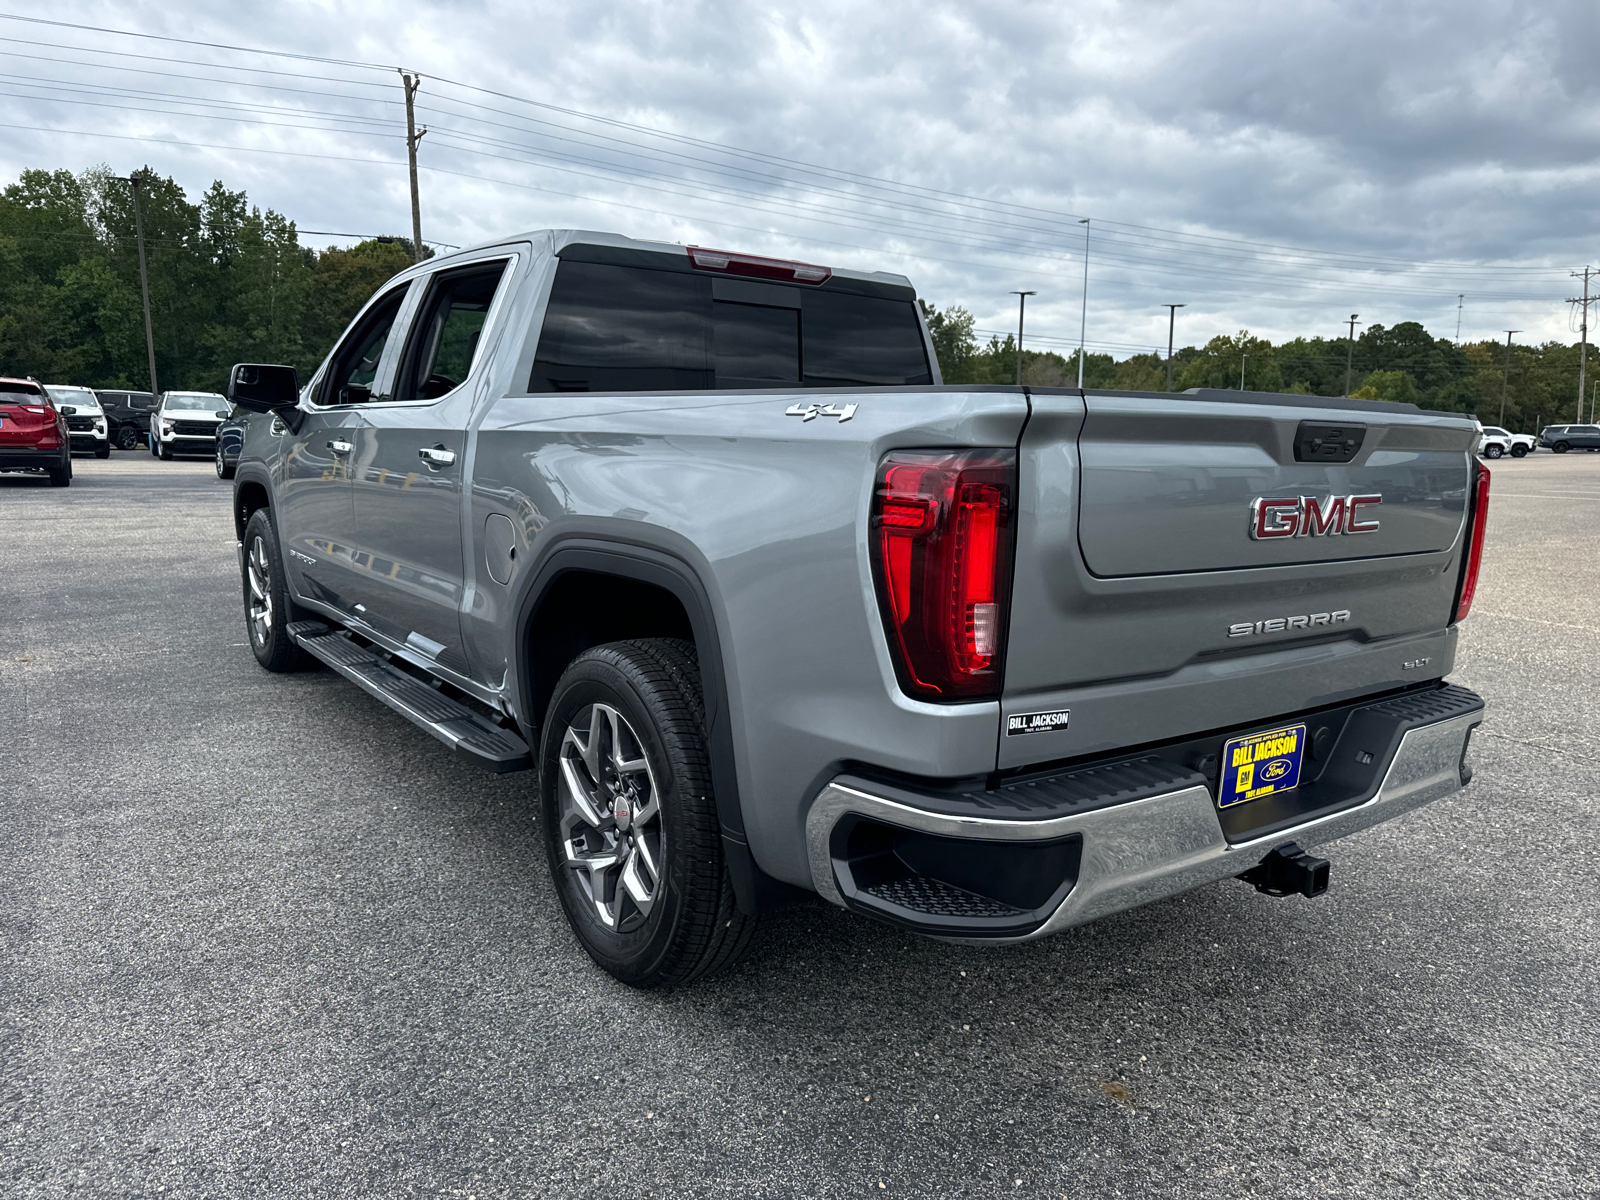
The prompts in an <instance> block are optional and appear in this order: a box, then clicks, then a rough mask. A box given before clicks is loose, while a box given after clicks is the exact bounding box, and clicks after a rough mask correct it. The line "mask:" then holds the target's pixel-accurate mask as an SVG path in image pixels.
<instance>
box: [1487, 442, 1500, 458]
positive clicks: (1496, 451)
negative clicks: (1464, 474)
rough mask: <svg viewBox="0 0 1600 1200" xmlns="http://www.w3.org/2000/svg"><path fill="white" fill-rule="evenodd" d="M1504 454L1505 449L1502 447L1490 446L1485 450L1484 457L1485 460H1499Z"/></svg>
mask: <svg viewBox="0 0 1600 1200" xmlns="http://www.w3.org/2000/svg"><path fill="white" fill-rule="evenodd" d="M1504 453H1505V449H1504V448H1503V447H1501V446H1494V445H1490V446H1485V447H1484V448H1483V456H1484V457H1485V458H1499V457H1500V456H1501V455H1502V454H1504Z"/></svg>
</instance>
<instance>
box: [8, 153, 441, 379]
mask: <svg viewBox="0 0 1600 1200" xmlns="http://www.w3.org/2000/svg"><path fill="white" fill-rule="evenodd" d="M140 174H142V175H143V177H144V182H143V184H142V186H141V188H140V195H139V206H140V210H141V216H142V218H143V222H144V235H145V255H146V268H147V273H148V276H149V281H150V309H151V327H152V331H153V334H154V339H153V340H154V342H155V358H156V376H157V379H158V381H159V383H160V385H161V387H162V388H163V389H164V390H165V389H173V390H194V391H216V392H220V391H222V390H223V388H224V386H225V385H226V382H227V376H228V370H229V368H230V367H232V366H233V364H234V363H236V362H281V363H290V364H293V365H294V366H296V367H299V368H300V369H301V372H302V375H304V374H305V373H308V372H309V371H310V370H312V369H314V368H315V367H316V366H317V364H318V363H320V362H321V361H322V358H323V356H324V355H325V354H326V353H327V351H328V349H329V347H331V346H332V345H333V342H334V340H335V339H336V338H337V337H338V336H339V334H340V333H341V332H343V330H344V328H345V326H346V325H347V324H348V323H349V321H350V318H351V317H353V316H354V315H355V314H356V312H357V310H359V309H360V307H361V305H362V304H364V303H365V302H366V300H367V298H368V297H370V296H371V295H372V293H373V292H374V291H375V290H376V289H377V288H378V287H379V285H380V284H382V283H383V282H384V281H385V280H386V279H389V278H390V277H391V276H393V275H394V274H395V273H396V272H397V271H400V270H402V269H404V268H405V267H407V266H410V265H411V262H412V254H411V245H410V241H409V239H398V238H393V239H384V240H381V241H379V240H371V241H364V242H361V243H359V244H358V245H356V246H353V247H351V248H350V249H347V250H346V249H329V250H322V251H316V250H312V249H310V248H308V247H305V246H302V245H300V242H299V238H298V236H297V234H296V232H295V225H294V222H293V221H291V220H289V219H288V218H287V217H285V216H283V215H282V214H280V213H276V212H273V211H272V210H271V209H268V210H266V211H264V212H263V211H262V210H261V209H260V208H257V207H255V206H253V205H251V204H250V203H249V202H248V200H247V199H246V196H245V194H244V192H242V191H237V192H236V191H230V190H228V188H227V187H225V186H224V185H223V184H222V182H221V181H220V180H219V181H217V182H215V183H213V184H212V185H211V187H210V188H208V189H207V190H206V192H205V194H204V195H203V196H201V197H200V200H199V203H191V202H190V201H189V199H188V198H187V196H185V194H184V191H183V189H182V188H181V187H179V186H178V184H177V182H176V181H174V180H172V179H170V178H163V177H161V176H159V175H157V174H155V172H153V171H151V170H149V169H148V168H146V169H145V170H144V171H142V172H140ZM134 225H135V222H134V209H133V190H132V188H131V187H130V186H129V184H128V183H127V182H125V181H124V180H121V179H118V178H117V177H116V176H115V175H114V174H113V173H112V172H111V170H110V169H109V168H107V167H99V168H96V169H94V170H90V171H86V172H84V173H83V174H81V175H73V174H72V173H71V172H70V171H24V172H23V173H22V176H21V178H19V179H18V180H17V182H15V183H13V184H10V185H8V186H7V187H6V188H5V189H4V190H3V191H0V375H12V376H19V375H21V376H29V375H31V376H33V377H34V378H37V379H40V380H44V381H46V382H50V383H70V384H83V385H86V386H88V387H94V388H128V389H134V390H140V391H142V390H145V389H147V388H148V387H149V386H150V371H149V366H148V358H147V355H146V351H145V336H144V305H143V300H142V299H141V296H140V292H139V253H138V246H137V243H136V240H135V236H134V232H135V230H134Z"/></svg>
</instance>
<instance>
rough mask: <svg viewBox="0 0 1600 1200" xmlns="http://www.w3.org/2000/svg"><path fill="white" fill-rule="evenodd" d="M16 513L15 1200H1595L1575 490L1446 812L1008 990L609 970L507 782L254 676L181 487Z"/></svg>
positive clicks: (1588, 784)
mask: <svg viewBox="0 0 1600 1200" xmlns="http://www.w3.org/2000/svg"><path fill="white" fill-rule="evenodd" d="M74 469H75V470H76V472H77V477H76V479H75V480H74V483H73V486H72V487H71V488H69V489H66V490H61V489H52V488H49V487H47V486H45V485H44V484H43V482H42V481H40V482H37V483H36V482H34V481H32V480H28V479H22V478H18V477H7V476H0V821H3V825H0V828H3V830H4V843H3V845H4V856H3V863H4V869H3V870H0V920H3V922H4V926H3V928H4V955H3V958H0V1191H3V1192H4V1194H5V1195H7V1196H9V1197H16V1198H18V1200H21V1198H23V1197H60V1196H67V1195H86V1196H154V1195H158V1194H159V1195H163V1196H169V1197H172V1196H182V1197H189V1196H193V1197H263V1196H297V1197H298V1196H305V1197H346V1196H349V1197H413V1196H416V1197H423V1196H439V1197H481V1198H488V1197H523V1196H551V1197H566V1196H593V1197H641V1196H693V1197H848V1196H867V1195H870V1196H883V1195H889V1196H893V1195H904V1196H1027V1197H1035V1196H1038V1197H1057V1196H1071V1197H1077V1196H1095V1197H1101V1196H1106V1197H1109V1196H1119V1195H1120V1196H1129V1197H1134V1196H1141V1197H1142V1196H1173V1197H1211V1196H1218V1197H1221V1196H1269V1197H1278V1196H1282V1197H1301V1196H1383V1197H1389V1196H1395V1195H1405V1194H1416V1195H1419V1196H1421V1195H1428V1196H1530V1197H1531V1196H1539V1197H1545V1196H1553V1197H1554V1196H1593V1195H1595V1194H1596V1193H1597V1189H1600V1164H1597V1156H1596V1152H1595V1148H1596V1146H1597V1145H1600V1044H1597V1042H1600V1037H1597V1030H1600V1021H1597V1007H1600V1004H1597V1002H1600V966H1597V962H1600V956H1597V954H1596V951H1597V949H1600V946H1597V922H1596V911H1597V903H1596V886H1595V881H1596V879H1597V877H1600V872H1597V867H1600V854H1597V851H1596V843H1597V840H1600V837H1597V834H1600V830H1597V828H1596V826H1597V821H1596V816H1595V814H1596V801H1595V794H1596V791H1597V784H1600V732H1597V730H1600V688H1597V686H1596V680H1597V678H1600V616H1597V615H1596V612H1595V606H1596V603H1597V600H1600V553H1597V551H1600V455H1591V454H1569V455H1566V456H1564V457H1557V456H1554V455H1551V454H1548V453H1540V454H1537V455H1535V456H1533V457H1530V458H1528V459H1524V460H1502V461H1500V462H1499V463H1496V464H1494V465H1493V467H1492V469H1493V472H1494V495H1493V501H1492V508H1491V514H1492V515H1491V523H1490V527H1489V552H1488V558H1487V565H1486V567H1485V573H1484V579H1483V582H1482V585H1481V588H1480V592H1479V597H1478V600H1477V605H1476V609H1475V611H1474V613H1473V615H1472V617H1471V619H1470V620H1469V621H1468V622H1467V624H1466V626H1465V627H1464V628H1465V633H1464V641H1463V651H1462V655H1461V658H1460V662H1459V666H1458V669H1457V671H1456V674H1455V678H1456V679H1457V680H1459V681H1460V682H1463V683H1465V684H1467V685H1469V686H1471V687H1473V688H1475V689H1477V690H1478V691H1480V692H1482V693H1483V694H1484V695H1485V696H1486V697H1487V698H1488V700H1489V703H1490V710H1489V717H1488V721H1487V723H1486V724H1485V726H1484V727H1483V728H1482V729H1481V730H1480V731H1479V734H1478V735H1477V737H1476V738H1475V739H1474V743H1473V745H1474V763H1475V766H1476V770H1477V778H1476V781H1475V782H1474V783H1473V784H1472V786H1471V787H1470V788H1469V789H1467V790H1466V791H1465V792H1463V793H1460V794H1459V795H1457V796H1455V797H1452V798H1450V799H1447V800H1445V801H1442V802H1440V803H1438V804H1436V805H1433V806H1431V807H1430V808H1427V809H1424V810H1422V811H1421V812H1419V813H1416V814H1414V815H1412V816H1410V817H1407V818H1402V819H1401V820H1400V821H1398V822H1395V823H1392V824H1390V825H1386V826H1382V827H1380V828H1378V829H1376V830H1373V831H1370V832H1368V833H1365V834H1362V835H1358V836H1356V837H1352V838H1349V839H1346V840H1345V841H1343V842H1336V843H1333V844H1331V845H1330V846H1329V847H1327V848H1325V849H1323V850H1321V851H1320V853H1322V854H1324V855H1326V856H1327V857H1328V858H1330V859H1332V861H1333V864H1334V866H1333V882H1332V888H1331V890H1330V891H1329V892H1328V894H1327V895H1326V896H1324V897H1322V898H1320V899H1318V900H1315V901H1306V900H1300V899H1293V900H1272V899H1268V898H1266V897H1263V896H1259V895H1257V894H1255V893H1254V892H1253V891H1251V890H1250V889H1249V888H1248V887H1246V886H1245V885H1243V884H1236V883H1228V884H1225V885H1221V886H1217V887H1212V888H1208V889H1205V890H1202V891H1198V892H1194V893H1191V894H1189V895H1187V896H1183V897H1179V898H1176V899H1173V900H1170V901H1167V902H1164V903H1160V904H1156V905H1153V906H1151V907H1148V908H1145V909H1142V910H1139V911H1135V912H1132V913H1127V914H1123V915H1121V916H1117V917H1112V918H1109V919H1106V920H1103V921H1100V922H1099V923H1097V924H1094V925H1090V926H1087V927H1084V928H1080V929H1076V930H1072V931H1069V932H1068V933H1066V934H1065V935H1063V936H1060V937H1057V938H1055V939H1052V940H1049V941H1045V942H1040V943H1033V944H1029V945H1025V946H1018V947H1010V948H1000V949H988V950H983V949H973V948H965V947H951V946H946V945H941V944H936V943H932V942H927V941H922V940H918V939H915V938H911V937H908V936H907V935H904V934H901V933H898V932H896V931H894V930H892V929H889V928H887V927H883V926H879V925H876V924H873V923H870V922H868V921H865V920H862V919H860V918H857V917H853V916H850V915H848V914H845V913H843V912H839V911H836V910H833V909H831V908H829V907H827V906H825V905H822V904H821V903H817V904H814V905H810V906H803V907H799V908H795V909H791V910H787V911H785V912H782V913H780V914H777V915H775V916H774V917H772V918H771V919H770V920H769V921H768V923H767V926H766V929H765V931H764V935H763V937H762V940H761V943H760V945H759V946H758V948H757V949H756V951H755V952H754V953H753V954H752V955H751V956H750V957H749V958H748V959H747V960H746V961H745V962H744V963H743V964H741V965H740V966H739V967H738V968H736V969H735V970H734V971H733V972H731V973H730V974H728V975H725V976H722V977H719V978H717V979H714V980H712V981H708V982H706V983H703V984H701V985H699V986H697V987H695V988H694V989H691V990H688V991H684V992H679V993H673V994H641V993H635V992H632V991H629V990H628V989H626V988H624V987H622V986H621V985H618V984H616V983H614V982H613V981H612V980H611V979H610V978H609V977H608V976H606V975H604V974H602V973H601V972H600V971H598V970H597V969H595V968H594V967H592V966H591V965H590V963H589V961H588V959H587V958H586V957H585V956H584V955H583V953H582V952H581V951H580V950H579V949H578V947H577V945H576V943H575V942H574V941H573V940H572V939H571V937H570V936H569V934H568V932H567V929H566V926H565V924H564V922H563V920H562V918H561V916H560V913H559V909H558V905H557V902H556V900H555V897H554V895H553V893H552V890H551V886H550V884H549V882H548V880H547V878H546V875H545V869H544V864H543V855H542V850H541V848H540V845H539V841H538V833H537V830H536V827H535V821H534V815H533V808H534V806H533V802H532V789H531V787H530V783H529V777H528V776H525V775H512V776H500V777H495V776H489V775H485V774H482V773H479V772H478V771H476V770H474V769H473V768H471V767H468V766H465V765H462V764H460V763H458V762H457V761H455V760H454V759H453V758H452V757H451V756H450V755H449V753H448V752H447V751H446V750H445V748H444V747H443V746H441V745H439V744H437V743H435V742H433V741H432V740H431V739H429V738H427V737H425V736H423V735H421V734H419V733H417V732H416V731H414V730H413V729H412V727H411V726H409V725H407V724H406V723H405V722H404V721H403V720H402V719H401V718H400V717H398V716H396V715H394V714H392V713H391V712H389V711H388V710H387V709H385V708H383V707H382V706H381V705H379V704H378V703H377V702H376V701H374V700H371V699H369V698H368V697H367V696H366V695H364V694H363V693H361V692H360V691H358V690H357V689H356V688H355V687H353V686H352V685H350V684H347V683H344V682H342V681H341V680H339V679H338V678H337V677H335V676H334V675H332V674H331V673H329V672H326V671H322V672H312V673H306V674H301V675H294V676H272V675H268V674H266V673H265V672H263V671H261V670H260V669H259V668H258V667H257V666H256V664H255V661H254V659H253V658H252V657H251V654H250V651H249V649H248V647H247V646H246V644H245V635H244V627H243V621H242V617H241V613H240V599H239V585H238V576H237V573H236V567H235V564H234V552H233V548H232V537H233V532H232V528H231V525H230V523H229V520H228V494H229V488H228V487H227V486H226V485H223V484H221V483H219V482H218V481H216V480H215V479H214V478H213V476H212V468H211V465H210V464H209V463H207V462H200V461H191V462H175V463H162V462H157V461H156V460H154V459H152V458H150V457H149V456H148V455H146V454H141V453H125V452H117V453H115V454H113V456H112V458H111V459H110V460H108V461H105V462H97V461H94V460H90V459H78V460H76V461H75V464H74Z"/></svg>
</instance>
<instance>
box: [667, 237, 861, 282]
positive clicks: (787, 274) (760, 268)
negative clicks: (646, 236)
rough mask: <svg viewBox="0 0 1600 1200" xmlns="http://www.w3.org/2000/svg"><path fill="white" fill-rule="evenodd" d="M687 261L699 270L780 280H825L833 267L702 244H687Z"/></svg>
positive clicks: (831, 273) (830, 276)
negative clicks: (708, 247)
mask: <svg viewBox="0 0 1600 1200" xmlns="http://www.w3.org/2000/svg"><path fill="white" fill-rule="evenodd" d="M689 261H690V262H691V263H692V264H694V267H695V269H696V270H698V271H715V272H717V273H718V274H720V275H745V276H749V277H750V278H752V279H776V280H780V281H782V282H783V283H827V282H828V280H829V279H831V278H833V268H832V267H819V266H817V265H816V264H814V263H803V262H790V261H788V260H787V259H782V258H762V257H760V256H759V255H755V254H735V253H734V252H733V251H731V250H707V249H706V248H705V247H703V246H690V247H689Z"/></svg>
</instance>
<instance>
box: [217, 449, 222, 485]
mask: <svg viewBox="0 0 1600 1200" xmlns="http://www.w3.org/2000/svg"><path fill="white" fill-rule="evenodd" d="M221 476H222V447H221V446H218V447H217V477H218V478H221Z"/></svg>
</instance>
